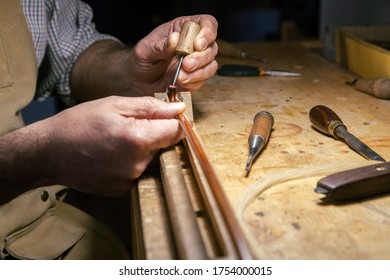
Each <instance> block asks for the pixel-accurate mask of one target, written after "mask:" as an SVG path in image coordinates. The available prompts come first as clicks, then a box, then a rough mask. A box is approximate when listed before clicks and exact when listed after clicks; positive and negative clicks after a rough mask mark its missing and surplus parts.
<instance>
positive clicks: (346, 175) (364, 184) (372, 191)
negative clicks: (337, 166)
mask: <svg viewBox="0 0 390 280" xmlns="http://www.w3.org/2000/svg"><path fill="white" fill-rule="evenodd" d="M315 192H317V193H320V194H324V195H325V196H326V198H327V199H333V200H349V199H357V198H365V197H370V196H374V195H379V194H384V193H388V192H390V162H385V163H378V164H374V165H369V166H365V167H360V168H355V169H351V170H347V171H342V172H338V173H334V174H332V175H329V176H326V177H324V178H322V179H321V180H319V181H318V183H317V187H316V189H315Z"/></svg>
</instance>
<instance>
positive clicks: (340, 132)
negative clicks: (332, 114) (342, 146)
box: [334, 126, 386, 162]
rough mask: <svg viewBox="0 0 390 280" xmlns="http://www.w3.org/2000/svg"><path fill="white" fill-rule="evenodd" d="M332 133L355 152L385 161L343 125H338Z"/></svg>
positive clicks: (368, 157) (367, 157)
mask: <svg viewBox="0 0 390 280" xmlns="http://www.w3.org/2000/svg"><path fill="white" fill-rule="evenodd" d="M334 133H335V134H336V135H337V136H338V137H340V138H343V139H344V140H345V143H347V145H348V146H349V147H351V148H352V149H353V150H354V151H355V152H357V153H358V154H360V155H362V156H363V157H365V158H366V159H372V160H379V161H383V162H385V161H386V160H385V159H384V158H383V157H381V156H380V155H379V154H377V153H376V152H375V151H374V150H372V149H371V148H370V147H368V146H367V145H366V144H364V143H363V142H362V141H360V140H359V139H358V138H356V137H355V136H353V135H352V134H351V133H349V132H348V131H347V129H346V127H345V126H339V127H337V128H336V129H335V131H334Z"/></svg>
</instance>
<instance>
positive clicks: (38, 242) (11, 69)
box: [0, 0, 85, 259]
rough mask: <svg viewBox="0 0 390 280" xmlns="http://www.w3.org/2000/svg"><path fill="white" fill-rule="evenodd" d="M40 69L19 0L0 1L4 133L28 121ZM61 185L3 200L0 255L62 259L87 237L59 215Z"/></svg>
mask: <svg viewBox="0 0 390 280" xmlns="http://www.w3.org/2000/svg"><path fill="white" fill-rule="evenodd" d="M37 73H38V66H37V62H36V56H35V51H34V46H33V42H32V38H31V34H30V32H29V29H28V26H27V23H26V21H25V18H24V14H23V10H22V7H21V5H20V1H19V0H0V134H4V133H7V132H9V131H12V130H15V129H18V128H20V127H22V126H23V125H24V123H23V119H22V115H21V109H22V108H24V107H25V106H26V105H28V104H29V103H30V102H31V101H32V99H33V97H34V92H35V88H36V80H37ZM0 187H1V186H0ZM63 189H64V187H61V186H52V187H42V188H37V189H33V190H31V191H29V192H27V193H24V194H22V195H20V196H18V197H16V198H15V199H13V200H12V201H10V202H8V203H6V204H4V205H0V259H4V258H10V257H11V258H18V259H57V258H61V256H62V254H63V253H64V252H66V251H68V250H69V249H70V248H71V247H72V246H74V245H75V244H76V243H77V242H78V241H79V240H80V239H81V238H82V237H83V235H84V233H85V230H84V229H82V228H79V227H75V226H73V225H70V224H69V223H66V222H64V221H63V220H61V219H60V218H58V217H57V216H56V208H55V206H56V203H58V202H57V198H56V194H58V191H60V190H63Z"/></svg>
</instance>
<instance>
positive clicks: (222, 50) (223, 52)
mask: <svg viewBox="0 0 390 280" xmlns="http://www.w3.org/2000/svg"><path fill="white" fill-rule="evenodd" d="M217 44H218V55H220V56H226V57H233V58H242V59H251V60H256V61H260V62H262V63H266V62H267V59H266V58H264V57H261V56H259V55H257V54H256V53H254V52H250V51H248V50H245V49H242V48H239V47H237V46H235V45H234V44H232V43H229V42H227V41H225V40H222V39H219V38H218V39H217Z"/></svg>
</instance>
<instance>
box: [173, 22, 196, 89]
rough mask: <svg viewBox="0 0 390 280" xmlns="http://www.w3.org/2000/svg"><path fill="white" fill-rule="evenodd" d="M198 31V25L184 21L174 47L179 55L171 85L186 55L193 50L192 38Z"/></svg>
mask: <svg viewBox="0 0 390 280" xmlns="http://www.w3.org/2000/svg"><path fill="white" fill-rule="evenodd" d="M199 31H200V25H199V24H197V23H196V22H193V21H186V22H185V23H184V24H183V28H182V30H181V33H180V37H179V42H178V43H177V46H176V48H175V53H176V54H177V55H178V56H179V63H178V65H177V69H176V73H175V77H174V78H173V82H172V86H175V84H176V80H177V77H178V76H179V72H180V69H181V65H182V63H183V59H184V57H185V56H186V55H188V54H190V53H192V52H194V40H195V37H196V35H198V33H199Z"/></svg>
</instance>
